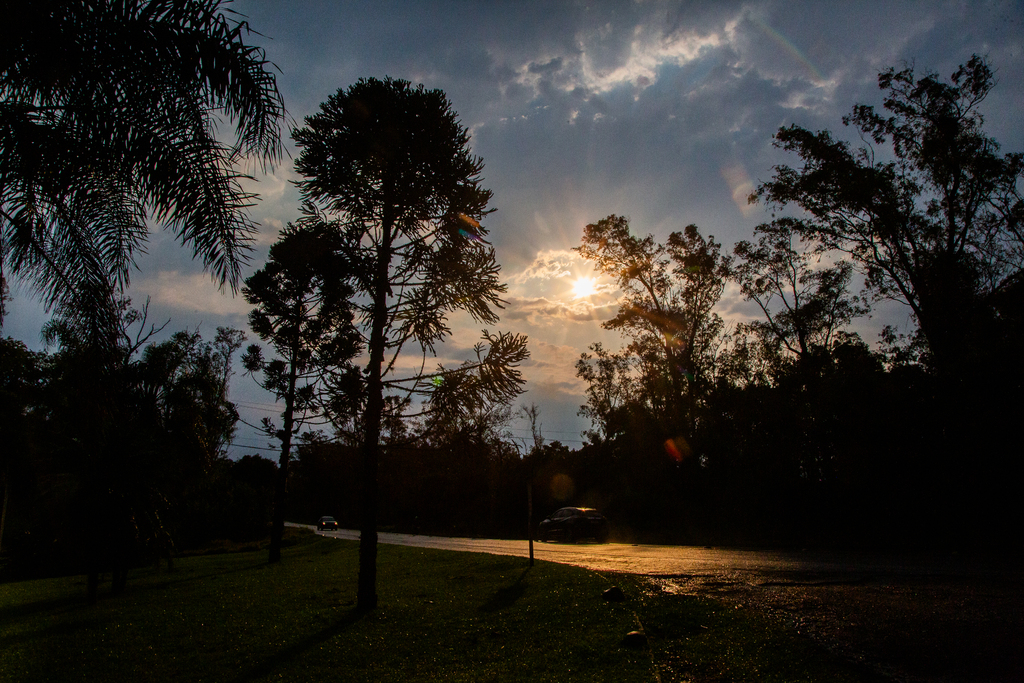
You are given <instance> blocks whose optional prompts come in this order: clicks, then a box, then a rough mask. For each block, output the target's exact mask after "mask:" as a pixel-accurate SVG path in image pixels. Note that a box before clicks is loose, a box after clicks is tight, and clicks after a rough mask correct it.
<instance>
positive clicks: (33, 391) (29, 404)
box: [0, 338, 44, 551]
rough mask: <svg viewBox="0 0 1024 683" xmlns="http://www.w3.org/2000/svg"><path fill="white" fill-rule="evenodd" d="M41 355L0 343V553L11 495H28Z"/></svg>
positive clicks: (11, 341) (17, 344) (7, 341)
mask: <svg viewBox="0 0 1024 683" xmlns="http://www.w3.org/2000/svg"><path fill="white" fill-rule="evenodd" d="M42 355H43V354H40V353H34V352H32V351H29V350H28V347H27V346H26V345H25V344H24V343H23V342H20V341H16V340H14V339H11V338H7V339H0V443H3V444H4V448H3V451H2V453H0V478H2V480H3V484H2V486H0V496H2V498H3V502H2V503H0V551H2V550H3V547H4V546H3V538H4V529H6V528H7V515H8V511H9V510H10V509H11V504H10V501H11V496H12V493H13V492H14V491H15V490H16V489H21V490H22V493H24V494H28V491H26V489H28V488H30V487H29V486H28V482H27V479H28V476H27V472H28V470H29V468H28V467H27V466H26V463H27V462H28V461H29V460H30V459H31V453H30V449H31V447H32V446H31V444H32V441H33V434H32V432H33V431H34V430H33V428H32V423H33V419H32V413H33V412H35V411H36V410H38V408H39V401H40V398H41V396H40V394H41V384H42V381H43V376H44V368H43V359H42ZM14 479H18V482H19V485H16V486H12V485H11V482H12V480H14ZM24 497H25V498H28V495H25V496H24Z"/></svg>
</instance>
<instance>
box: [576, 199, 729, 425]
mask: <svg viewBox="0 0 1024 683" xmlns="http://www.w3.org/2000/svg"><path fill="white" fill-rule="evenodd" d="M721 246H722V245H721V244H719V243H717V242H715V241H714V237H713V236H709V237H708V238H707V239H705V238H704V237H703V236H701V234H700V231H699V230H698V228H697V226H695V225H689V226H687V227H686V228H685V229H684V230H683V231H682V232H673V233H672V234H670V235H669V237H668V240H667V241H666V243H665V244H664V245H662V244H657V243H656V242H655V241H654V237H653V236H652V235H648V236H647V237H645V238H643V239H640V238H637V237H634V236H633V235H631V234H630V231H629V221H628V220H627V219H626V218H623V217H621V216H614V215H613V216H609V217H607V218H605V219H603V220H601V221H599V222H597V223H594V224H591V225H588V226H587V227H586V229H585V230H584V233H583V244H582V245H580V246H579V247H575V250H576V251H578V252H579V253H580V255H581V256H583V257H584V258H586V259H588V260H591V261H593V262H594V265H595V267H596V268H597V270H599V271H600V272H602V273H605V274H606V275H610V276H612V277H614V278H615V279H616V281H617V284H618V286H619V288H620V289H621V290H622V292H623V297H622V299H621V302H620V305H619V312H618V314H617V315H616V316H615V317H614V318H612V319H611V320H609V321H606V322H605V323H603V327H604V328H605V329H609V330H619V331H620V332H621V333H622V334H623V335H624V336H626V337H628V338H629V339H630V343H629V345H628V346H627V349H626V352H627V353H628V354H629V356H631V357H632V358H633V359H634V360H635V362H636V363H637V367H638V375H639V378H638V381H639V382H640V385H641V386H640V387H639V391H638V392H637V393H638V394H639V396H640V397H641V398H642V400H644V401H647V402H648V403H649V405H650V407H651V408H652V409H653V410H654V411H655V412H656V413H660V414H665V415H668V416H669V418H668V419H669V422H668V424H665V425H664V428H665V429H666V430H667V431H669V432H671V433H672V435H673V436H675V435H677V434H679V431H680V430H683V431H685V432H686V433H687V434H688V438H689V437H692V435H693V432H694V427H695V424H694V420H695V417H696V405H697V401H698V398H699V395H700V393H701V392H702V391H703V390H704V389H705V388H706V386H707V385H708V382H709V379H710V371H711V369H712V366H713V363H714V356H715V353H716V351H717V348H718V345H719V335H720V333H721V331H722V325H723V323H722V319H721V317H720V316H719V315H718V314H717V313H715V312H714V307H715V305H716V304H717V303H718V301H719V299H720V298H721V295H722V291H723V290H724V288H725V282H726V278H727V277H728V275H729V272H730V264H731V258H730V257H727V256H723V255H722V254H721ZM585 362H586V359H584V363H585ZM577 369H578V372H579V371H580V370H581V367H580V366H577ZM583 369H584V370H585V366H584V368H583ZM679 435H680V436H681V434H679Z"/></svg>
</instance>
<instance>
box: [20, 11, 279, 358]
mask: <svg viewBox="0 0 1024 683" xmlns="http://www.w3.org/2000/svg"><path fill="white" fill-rule="evenodd" d="M225 4H226V3H225V2H223V1H222V0H116V1H115V0H97V1H86V0H71V1H68V0H37V1H35V2H27V3H21V4H19V5H18V7H17V8H16V11H11V12H7V13H5V17H4V21H3V22H2V23H0V264H2V267H0V277H2V278H17V279H21V280H23V281H26V282H28V283H30V284H31V285H33V286H34V287H35V288H36V289H37V290H38V291H39V293H40V294H41V295H42V297H43V299H44V301H45V303H46V304H47V305H49V306H54V307H56V308H57V310H58V312H59V313H60V315H61V316H63V317H65V318H67V317H68V316H75V317H77V318H79V319H80V322H82V323H85V324H88V325H89V326H90V327H91V328H92V329H93V330H94V331H95V332H96V333H98V334H101V335H102V334H104V332H103V331H104V330H105V331H106V332H105V334H106V335H107V336H110V335H114V334H116V330H117V309H116V305H114V303H115V302H116V301H118V300H119V297H120V293H121V292H122V291H123V290H124V288H125V287H126V286H127V285H128V282H129V275H130V270H131V267H132V266H133V264H134V260H135V257H136V255H137V254H138V253H139V252H140V251H142V250H143V249H144V245H145V243H146V241H147V238H148V235H149V228H148V227H147V220H148V219H155V220H156V221H158V222H162V223H165V224H166V225H168V226H169V227H170V228H172V229H173V230H174V232H175V233H176V234H177V236H178V238H179V239H180V240H181V242H182V244H183V245H184V246H186V247H187V248H189V249H191V250H192V253H193V256H194V257H196V258H199V259H201V260H202V262H203V265H204V266H205V267H206V268H207V269H208V270H209V271H210V272H211V273H212V275H213V277H214V279H215V280H217V281H219V282H220V283H221V284H222V285H223V284H225V283H226V284H228V285H230V286H231V287H232V288H234V287H236V286H237V284H238V279H239V275H240V268H241V266H242V264H243V263H244V262H245V259H246V254H247V251H248V244H249V242H250V240H251V236H252V233H253V232H254V230H255V228H254V226H253V224H252V222H251V220H250V219H249V218H248V216H247V215H246V210H247V207H248V206H249V205H251V203H252V201H253V200H254V195H252V194H251V193H249V192H246V191H245V190H243V189H242V186H241V184H240V181H241V180H242V179H243V178H244V177H245V175H244V174H243V172H242V171H240V170H238V165H239V163H241V162H243V161H245V160H249V161H251V162H255V163H256V164H257V165H258V166H260V167H265V165H266V164H267V163H268V162H270V163H272V162H274V161H276V160H277V159H279V158H280V154H281V142H280V124H281V120H282V118H283V116H284V105H283V100H282V98H281V95H280V93H279V92H278V89H277V85H276V80H275V76H274V74H273V73H272V71H271V70H270V69H269V68H268V67H269V65H268V63H267V61H266V60H265V58H264V53H263V51H262V50H261V49H260V48H257V47H254V46H252V45H249V44H247V42H246V34H247V33H248V32H249V28H248V25H247V24H246V23H245V22H244V21H238V20H236V19H234V18H233V17H231V16H230V15H231V13H230V12H229V11H228V10H227V9H226V8H225ZM228 122H229V123H230V124H231V125H232V126H233V128H234V132H235V139H234V141H233V142H225V141H224V140H223V139H222V138H221V137H219V136H218V135H217V130H218V123H228ZM108 341H111V340H108ZM111 343H113V342H112V341H111Z"/></svg>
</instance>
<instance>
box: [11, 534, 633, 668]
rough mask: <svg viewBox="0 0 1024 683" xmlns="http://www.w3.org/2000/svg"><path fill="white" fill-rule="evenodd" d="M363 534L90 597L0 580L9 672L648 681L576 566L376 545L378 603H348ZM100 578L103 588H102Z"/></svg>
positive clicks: (228, 558)
mask: <svg viewBox="0 0 1024 683" xmlns="http://www.w3.org/2000/svg"><path fill="white" fill-rule="evenodd" d="M357 557H358V544H357V543H356V542H353V541H339V540H336V539H327V538H318V537H315V536H314V535H313V534H312V533H308V534H307V535H306V536H304V537H302V538H301V539H300V541H299V542H298V543H297V544H296V545H294V546H292V547H290V548H286V549H285V550H284V553H283V559H282V562H281V563H280V564H279V565H276V566H269V565H267V564H266V553H265V552H258V553H257V552H245V553H235V554H220V555H208V556H203V557H188V558H182V559H180V560H178V561H177V562H176V565H175V569H174V571H173V572H168V571H167V570H166V569H164V570H163V571H162V572H159V573H158V572H157V571H155V570H153V569H141V570H136V571H134V572H133V574H132V576H131V578H130V579H129V582H128V589H127V592H126V594H124V595H122V596H120V597H117V598H110V597H106V596H104V595H103V594H102V593H101V599H100V601H99V604H98V605H95V606H93V607H90V606H88V605H87V604H86V602H85V597H86V594H85V580H84V577H69V578H61V579H46V580H39V581H25V582H19V583H8V584H0V681H5V682H6V681H55V682H59V683H69V682H70V681H91V682H92V681H166V680H181V681H239V682H241V681H271V680H273V681H280V680H289V681H435V680H440V681H567V680H580V681H590V680H593V681H650V680H652V671H653V669H652V664H651V658H650V653H649V652H647V651H645V650H633V649H629V648H626V647H623V646H622V645H621V641H622V638H623V636H625V635H626V633H628V632H629V631H631V630H634V629H635V628H636V620H635V616H634V614H633V612H632V611H631V609H630V607H629V606H628V603H619V604H612V603H607V602H605V601H604V600H602V598H601V593H602V591H604V590H605V589H606V588H607V587H608V585H609V584H608V582H607V580H606V579H604V578H602V577H601V576H599V575H597V574H595V573H593V572H588V571H585V570H581V569H576V568H571V567H565V566H561V565H557V564H552V563H545V562H538V563H537V564H536V565H535V566H534V567H532V568H529V567H528V564H527V560H524V559H522V558H511V557H499V556H491V555H476V554H468V553H455V552H445V551H438V550H424V549H418V548H405V547H400V546H387V545H381V546H379V555H378V593H379V596H380V607H379V608H378V609H377V610H376V611H374V612H372V613H370V614H360V613H359V612H357V611H356V610H355V594H356V583H355V579H356V568H357ZM101 590H102V588H101Z"/></svg>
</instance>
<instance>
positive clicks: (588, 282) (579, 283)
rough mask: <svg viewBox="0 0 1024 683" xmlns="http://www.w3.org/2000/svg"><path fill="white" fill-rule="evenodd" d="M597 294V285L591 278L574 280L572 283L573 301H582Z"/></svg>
mask: <svg viewBox="0 0 1024 683" xmlns="http://www.w3.org/2000/svg"><path fill="white" fill-rule="evenodd" d="M595 292H597V284H596V283H595V282H594V278H592V277H580V278H576V281H575V282H573V283H572V295H573V298H575V299H583V298H586V297H588V296H590V295H591V294H594V293H595Z"/></svg>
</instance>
